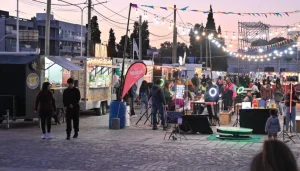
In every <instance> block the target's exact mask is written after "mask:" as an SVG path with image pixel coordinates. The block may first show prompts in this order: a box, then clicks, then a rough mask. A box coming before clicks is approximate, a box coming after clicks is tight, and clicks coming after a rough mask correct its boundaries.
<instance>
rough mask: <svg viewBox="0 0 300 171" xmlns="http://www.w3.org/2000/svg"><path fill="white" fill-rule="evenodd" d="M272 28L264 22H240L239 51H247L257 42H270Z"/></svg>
mask: <svg viewBox="0 0 300 171" xmlns="http://www.w3.org/2000/svg"><path fill="white" fill-rule="evenodd" d="M269 31H270V26H269V25H267V24H264V23H262V22H238V35H239V38H238V50H239V51H240V50H242V51H243V50H245V48H246V47H250V46H251V43H252V42H253V41H256V40H259V39H261V40H266V41H268V40H269Z"/></svg>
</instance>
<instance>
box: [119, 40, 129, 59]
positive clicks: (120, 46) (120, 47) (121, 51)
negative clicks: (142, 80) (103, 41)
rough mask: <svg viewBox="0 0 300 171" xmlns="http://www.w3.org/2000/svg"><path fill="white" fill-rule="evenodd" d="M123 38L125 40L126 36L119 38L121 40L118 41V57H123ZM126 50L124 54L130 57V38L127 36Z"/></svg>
mask: <svg viewBox="0 0 300 171" xmlns="http://www.w3.org/2000/svg"><path fill="white" fill-rule="evenodd" d="M125 38H126V35H124V36H122V37H121V40H120V43H119V44H118V46H117V47H118V57H120V58H121V57H123V52H124V45H125ZM127 38H128V39H127V48H126V54H127V55H128V56H129V57H130V49H131V47H130V44H131V42H130V38H129V37H128V36H127Z"/></svg>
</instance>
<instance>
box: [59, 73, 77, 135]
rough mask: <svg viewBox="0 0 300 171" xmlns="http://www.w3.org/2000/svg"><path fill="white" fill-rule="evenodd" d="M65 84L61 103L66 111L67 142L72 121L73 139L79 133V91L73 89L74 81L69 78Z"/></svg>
mask: <svg viewBox="0 0 300 171" xmlns="http://www.w3.org/2000/svg"><path fill="white" fill-rule="evenodd" d="M67 83H68V84H69V86H68V88H67V89H66V90H65V91H64V93H63V103H64V109H65V111H66V118H67V130H66V131H67V140H69V139H70V135H71V131H72V123H71V122H72V120H73V127H74V131H75V133H74V136H73V138H77V137H78V132H79V101H80V98H81V97H80V91H79V90H78V89H77V88H76V87H74V80H73V79H72V78H69V79H68V81H67Z"/></svg>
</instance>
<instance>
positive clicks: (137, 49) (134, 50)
mask: <svg viewBox="0 0 300 171" xmlns="http://www.w3.org/2000/svg"><path fill="white" fill-rule="evenodd" d="M132 41H133V59H134V52H136V54H137V56H138V58H139V57H140V53H139V48H138V46H137V44H136V41H135V39H134V38H133V40H132Z"/></svg>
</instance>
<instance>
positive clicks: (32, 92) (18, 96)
mask: <svg viewBox="0 0 300 171" xmlns="http://www.w3.org/2000/svg"><path fill="white" fill-rule="evenodd" d="M39 60H40V57H39V56H38V55H0V78H1V80H2V81H1V84H0V123H2V122H3V120H4V119H5V118H4V117H3V115H6V112H7V110H9V116H10V119H33V118H38V114H36V113H34V112H33V109H34V105H35V104H34V103H35V98H36V95H37V94H38V92H39V91H40V72H41V70H40V65H39V64H40V62H39Z"/></svg>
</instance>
